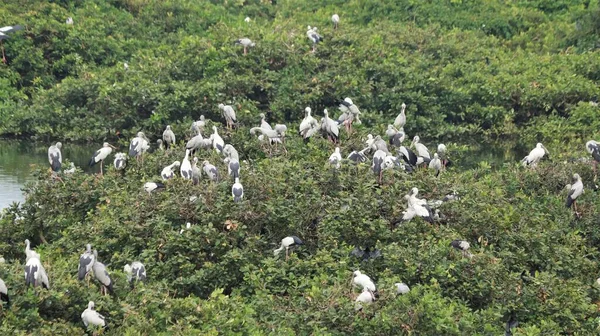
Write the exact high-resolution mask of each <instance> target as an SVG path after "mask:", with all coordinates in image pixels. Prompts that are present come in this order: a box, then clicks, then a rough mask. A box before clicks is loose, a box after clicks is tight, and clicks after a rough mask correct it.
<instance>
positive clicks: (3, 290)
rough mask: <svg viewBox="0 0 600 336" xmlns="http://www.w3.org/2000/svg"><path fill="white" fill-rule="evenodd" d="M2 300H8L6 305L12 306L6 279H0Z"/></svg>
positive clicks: (0, 298)
mask: <svg viewBox="0 0 600 336" xmlns="http://www.w3.org/2000/svg"><path fill="white" fill-rule="evenodd" d="M0 300H2V301H4V302H6V305H7V306H9V307H10V298H9V297H8V287H6V284H5V283H4V280H2V279H0Z"/></svg>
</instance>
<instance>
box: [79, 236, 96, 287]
mask: <svg viewBox="0 0 600 336" xmlns="http://www.w3.org/2000/svg"><path fill="white" fill-rule="evenodd" d="M85 248H86V250H85V252H83V254H81V256H80V257H79V270H78V271H77V278H78V279H79V280H80V281H81V280H83V279H84V278H85V276H86V275H87V274H88V273H90V271H91V270H92V266H93V265H94V262H95V261H96V257H95V256H94V254H93V253H92V245H90V244H87V245H86V247H85Z"/></svg>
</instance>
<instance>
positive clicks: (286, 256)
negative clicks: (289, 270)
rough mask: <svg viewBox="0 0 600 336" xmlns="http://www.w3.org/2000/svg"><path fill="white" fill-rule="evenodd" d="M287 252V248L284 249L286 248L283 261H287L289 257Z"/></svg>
mask: <svg viewBox="0 0 600 336" xmlns="http://www.w3.org/2000/svg"><path fill="white" fill-rule="evenodd" d="M288 251H289V250H288V248H287V247H286V248H285V261H287V260H288V258H289V257H290V255H289V252H288Z"/></svg>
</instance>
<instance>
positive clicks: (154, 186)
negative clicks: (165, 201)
mask: <svg viewBox="0 0 600 336" xmlns="http://www.w3.org/2000/svg"><path fill="white" fill-rule="evenodd" d="M164 187H165V185H164V184H162V183H160V182H146V183H144V190H145V191H146V192H147V193H148V194H151V193H152V192H153V191H155V190H158V189H164Z"/></svg>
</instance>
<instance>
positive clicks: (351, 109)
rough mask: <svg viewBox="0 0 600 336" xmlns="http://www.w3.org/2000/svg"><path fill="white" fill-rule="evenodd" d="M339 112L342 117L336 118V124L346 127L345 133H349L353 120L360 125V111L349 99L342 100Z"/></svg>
mask: <svg viewBox="0 0 600 336" xmlns="http://www.w3.org/2000/svg"><path fill="white" fill-rule="evenodd" d="M339 110H340V111H342V115H341V116H340V117H339V118H338V124H344V126H345V127H346V132H347V133H351V132H352V123H353V122H354V119H356V122H357V123H359V124H360V118H359V116H360V114H361V113H360V110H359V109H358V107H357V106H356V105H355V104H354V102H352V99H350V97H346V98H344V100H342V102H341V103H340V106H339Z"/></svg>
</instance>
